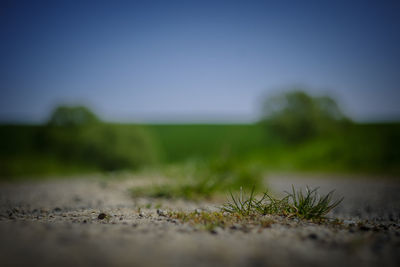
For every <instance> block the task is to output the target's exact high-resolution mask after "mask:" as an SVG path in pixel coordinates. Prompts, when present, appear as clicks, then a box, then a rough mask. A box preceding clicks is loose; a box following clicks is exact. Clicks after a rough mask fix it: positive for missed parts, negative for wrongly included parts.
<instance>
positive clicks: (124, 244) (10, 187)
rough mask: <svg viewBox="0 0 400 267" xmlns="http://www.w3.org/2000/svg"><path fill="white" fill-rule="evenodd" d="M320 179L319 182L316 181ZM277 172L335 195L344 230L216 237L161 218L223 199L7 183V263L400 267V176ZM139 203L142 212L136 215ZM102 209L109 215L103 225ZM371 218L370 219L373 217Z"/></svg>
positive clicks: (109, 184) (0, 231) (70, 182)
mask: <svg viewBox="0 0 400 267" xmlns="http://www.w3.org/2000/svg"><path fill="white" fill-rule="evenodd" d="M317 178H319V179H317ZM345 178H346V177H339V176H335V177H334V176H332V177H329V176H325V177H322V178H321V177H314V178H313V177H312V176H299V175H292V174H291V175H283V174H275V175H271V176H270V177H268V182H267V183H268V184H269V185H270V188H271V189H272V190H273V191H276V192H283V191H284V190H290V189H291V185H292V184H294V185H295V186H305V185H309V186H319V187H320V189H321V192H323V193H325V192H328V191H330V190H332V189H336V196H337V197H342V196H343V197H344V198H345V199H344V201H343V202H342V204H341V205H340V206H339V207H338V208H337V209H336V210H335V211H334V212H333V213H332V214H331V216H332V217H338V218H341V219H344V223H343V225H342V226H341V227H339V228H337V227H333V226H329V225H317V224H313V223H309V222H302V221H292V222H290V223H287V222H285V221H282V223H276V224H273V225H271V226H270V227H269V228H265V229H260V228H258V227H249V228H242V227H233V228H229V229H220V228H217V229H216V230H215V231H214V232H212V233H211V232H209V231H205V230H201V229H199V228H198V227H195V226H190V225H187V224H182V223H180V222H178V221H176V220H171V219H169V218H167V217H165V216H163V214H162V213H163V212H161V213H160V212H157V209H159V210H162V211H165V210H188V211H193V210H194V209H197V208H198V209H204V210H215V209H216V207H218V205H220V204H221V203H215V202H214V203H210V202H198V203H195V202H189V201H183V200H176V201H172V200H165V199H157V200H154V199H148V198H136V199H134V198H132V197H131V195H130V194H129V192H128V189H129V188H132V187H134V186H141V185H143V184H146V183H152V182H153V181H149V179H148V177H132V178H131V179H114V180H105V179H104V178H103V179H99V178H96V177H91V178H84V179H79V178H73V179H64V180H59V179H54V180H47V181H32V182H20V183H10V184H7V183H3V184H1V185H0V236H1V238H0V262H1V265H2V266H12V265H14V266H15V265H29V266H89V265H96V266H263V265H268V266H341V265H342V266H399V264H400V194H399V193H398V192H400V183H398V182H397V181H396V180H394V179H392V180H386V179H383V178H382V179H376V178H375V179H363V178H362V177H356V178H354V177H353V178H352V179H345ZM139 207H140V209H139ZM101 212H104V213H106V214H109V215H110V218H108V219H104V220H99V219H98V215H99V214H100V213H101ZM366 220H368V221H366Z"/></svg>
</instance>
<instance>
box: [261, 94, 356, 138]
mask: <svg viewBox="0 0 400 267" xmlns="http://www.w3.org/2000/svg"><path fill="white" fill-rule="evenodd" d="M262 122H263V123H265V124H266V125H267V127H268V129H270V130H271V131H272V132H273V133H275V134H277V135H279V136H280V137H281V138H283V139H284V140H286V141H288V142H291V143H299V142H303V141H306V140H308V139H310V138H313V137H316V136H317V135H320V134H324V133H328V132H330V131H333V130H335V129H337V128H340V127H341V126H342V125H345V124H346V123H347V122H350V120H349V119H348V118H347V117H346V116H345V115H344V114H343V113H342V112H341V110H340V109H339V107H338V105H337V103H336V102H335V101H334V100H333V99H332V98H330V97H327V96H324V97H312V96H310V95H308V94H307V93H305V92H303V91H301V90H294V91H289V92H285V93H283V94H279V95H275V96H273V97H270V98H267V99H266V100H265V102H264V104H263V110H262Z"/></svg>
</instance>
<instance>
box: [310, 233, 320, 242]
mask: <svg viewBox="0 0 400 267" xmlns="http://www.w3.org/2000/svg"><path fill="white" fill-rule="evenodd" d="M308 238H310V239H313V240H316V239H318V236H317V234H315V233H311V234H309V235H308Z"/></svg>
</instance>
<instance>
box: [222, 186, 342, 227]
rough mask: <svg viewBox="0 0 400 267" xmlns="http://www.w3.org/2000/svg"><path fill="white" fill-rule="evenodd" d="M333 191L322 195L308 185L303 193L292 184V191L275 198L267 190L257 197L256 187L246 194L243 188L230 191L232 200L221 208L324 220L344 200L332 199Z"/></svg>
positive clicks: (239, 211)
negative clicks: (233, 191)
mask: <svg viewBox="0 0 400 267" xmlns="http://www.w3.org/2000/svg"><path fill="white" fill-rule="evenodd" d="M333 193H334V191H330V192H329V193H328V194H326V195H324V196H320V195H319V194H318V188H314V189H310V188H309V187H308V186H307V187H306V192H305V193H303V191H302V190H301V189H300V190H297V191H296V190H295V189H294V187H293V186H292V192H290V193H289V192H286V196H284V197H283V198H275V197H273V196H272V195H271V194H269V193H268V191H267V192H265V193H264V194H263V196H262V197H261V198H259V199H257V198H256V197H255V196H254V188H253V189H252V191H251V193H250V195H246V194H245V193H244V192H243V190H242V189H241V190H240V193H239V195H234V194H232V193H230V197H231V201H229V202H227V203H225V204H224V205H223V206H222V207H221V210H222V211H225V212H228V213H231V214H234V213H236V214H240V215H242V216H249V215H252V214H258V215H267V214H271V215H282V216H286V217H297V218H300V219H306V220H322V219H325V216H326V215H327V214H328V213H329V212H330V211H331V210H332V209H334V208H335V207H336V206H338V205H339V204H340V203H341V202H342V201H343V198H341V199H339V200H336V201H332V196H333Z"/></svg>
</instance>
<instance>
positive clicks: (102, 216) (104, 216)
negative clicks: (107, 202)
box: [97, 212, 107, 220]
mask: <svg viewBox="0 0 400 267" xmlns="http://www.w3.org/2000/svg"><path fill="white" fill-rule="evenodd" d="M106 216H107V214H105V213H103V212H102V213H100V214H99V216H97V219H99V220H104V219H105V218H106Z"/></svg>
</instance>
